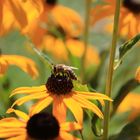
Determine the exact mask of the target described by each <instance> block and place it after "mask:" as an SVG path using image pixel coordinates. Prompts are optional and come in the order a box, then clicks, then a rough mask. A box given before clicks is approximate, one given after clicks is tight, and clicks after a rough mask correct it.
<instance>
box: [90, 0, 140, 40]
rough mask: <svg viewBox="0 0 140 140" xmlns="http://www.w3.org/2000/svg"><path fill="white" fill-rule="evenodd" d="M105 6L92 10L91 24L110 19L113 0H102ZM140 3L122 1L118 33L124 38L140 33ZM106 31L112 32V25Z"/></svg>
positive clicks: (131, 0) (130, 0)
mask: <svg viewBox="0 0 140 140" xmlns="http://www.w3.org/2000/svg"><path fill="white" fill-rule="evenodd" d="M104 2H106V3H105V5H100V6H99V5H98V6H97V7H95V8H93V9H92V12H91V15H92V17H93V18H92V24H95V23H96V22H97V21H99V20H101V19H103V18H106V17H111V16H113V15H114V11H115V0H104ZM139 7H140V1H137V0H135V1H134V0H123V1H122V6H121V12H120V26H119V32H120V34H121V35H122V36H124V37H129V38H132V37H133V36H135V35H136V34H138V33H139V32H140V21H139V20H140V8H139ZM107 30H111V31H112V24H108V25H107Z"/></svg>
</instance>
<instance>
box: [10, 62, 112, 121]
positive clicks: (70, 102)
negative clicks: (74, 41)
mask: <svg viewBox="0 0 140 140" xmlns="http://www.w3.org/2000/svg"><path fill="white" fill-rule="evenodd" d="M74 79H75V78H73V71H72V69H71V68H70V67H67V66H65V65H60V64H57V65H56V66H54V69H53V72H52V74H51V76H50V77H49V78H48V80H47V82H46V85H42V86H38V87H20V88H16V89H15V90H13V92H12V94H11V96H13V95H17V94H22V93H24V94H26V96H24V97H21V98H20V99H17V100H16V101H15V102H14V103H13V105H12V107H13V106H14V105H22V104H23V103H25V102H27V101H29V100H33V99H38V100H39V101H37V103H35V104H34V105H33V106H32V110H33V111H31V114H34V112H40V111H41V110H43V109H44V108H46V107H47V106H48V105H49V104H51V103H52V102H53V115H54V116H55V117H56V118H57V119H58V120H59V121H60V122H64V121H65V120H66V111H67V108H68V109H69V110H70V111H71V112H72V113H73V115H74V117H75V119H76V121H77V122H78V123H79V124H82V123H83V110H82V108H86V109H89V110H91V111H92V112H94V113H95V114H97V115H98V116H99V117H100V118H103V114H102V112H101V111H100V109H99V108H98V107H97V106H96V105H95V104H94V103H92V102H91V101H89V100H98V101H99V102H101V104H102V105H103V104H104V101H103V100H109V101H111V99H110V98H109V97H107V96H106V95H103V94H100V93H92V92H82V91H74V90H73V83H72V80H74Z"/></svg>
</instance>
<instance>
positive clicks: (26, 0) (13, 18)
mask: <svg viewBox="0 0 140 140" xmlns="http://www.w3.org/2000/svg"><path fill="white" fill-rule="evenodd" d="M42 10H43V5H42V0H38V1H34V0H1V1H0V29H1V30H0V35H3V34H5V33H7V32H9V31H10V30H11V29H14V28H18V29H20V30H23V29H25V28H27V26H29V24H30V23H31V22H32V21H34V19H36V18H37V17H38V16H39V15H40V13H41V12H42Z"/></svg>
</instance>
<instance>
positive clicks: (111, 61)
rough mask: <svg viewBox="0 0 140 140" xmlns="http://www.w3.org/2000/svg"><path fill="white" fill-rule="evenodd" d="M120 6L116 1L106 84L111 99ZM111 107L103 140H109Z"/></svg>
mask: <svg viewBox="0 0 140 140" xmlns="http://www.w3.org/2000/svg"><path fill="white" fill-rule="evenodd" d="M120 4H121V0H116V8H115V16H114V27H113V38H112V46H111V48H110V58H109V69H108V74H107V82H106V90H105V93H106V95H107V96H109V97H110V96H111V90H112V78H113V67H114V59H115V51H116V45H117V36H118V26H119V15H120ZM110 105H111V103H110V102H106V104H105V114H104V134H103V140H108V127H109V120H110Z"/></svg>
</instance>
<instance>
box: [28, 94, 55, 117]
mask: <svg viewBox="0 0 140 140" xmlns="http://www.w3.org/2000/svg"><path fill="white" fill-rule="evenodd" d="M52 101H53V98H52V97H51V96H48V97H46V98H45V99H42V100H40V101H39V102H37V103H36V104H34V105H33V106H32V107H31V110H30V115H31V116H32V115H33V114H36V113H38V112H40V111H41V110H43V109H44V108H46V107H47V106H48V105H49V104H51V102H52Z"/></svg>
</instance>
